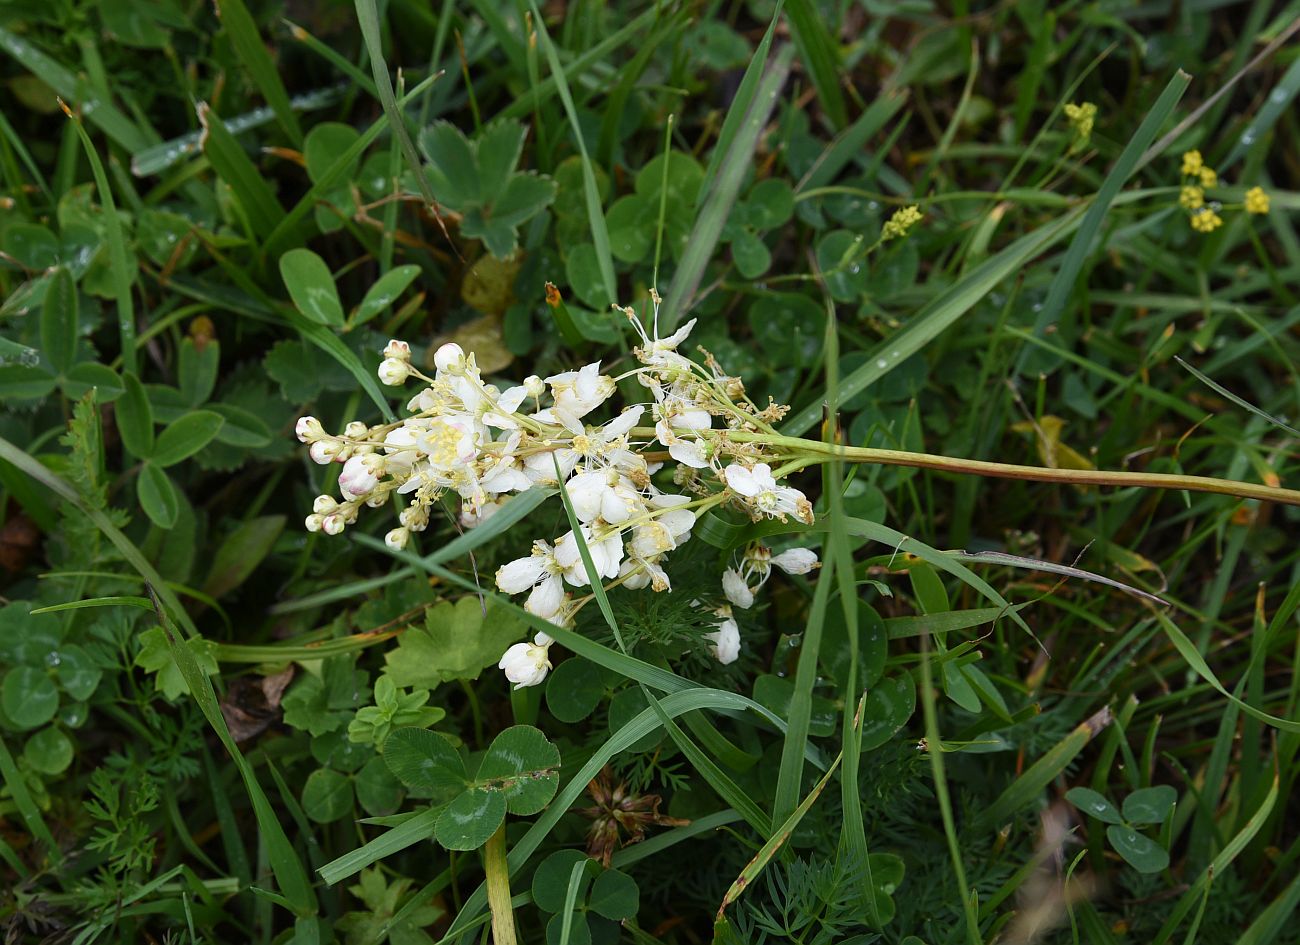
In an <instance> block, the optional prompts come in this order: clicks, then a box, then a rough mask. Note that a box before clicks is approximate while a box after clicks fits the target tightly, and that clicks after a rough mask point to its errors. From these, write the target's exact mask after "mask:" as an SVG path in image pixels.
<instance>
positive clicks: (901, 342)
mask: <svg viewBox="0 0 1300 945" xmlns="http://www.w3.org/2000/svg"><path fill="white" fill-rule="evenodd" d="M1081 217H1082V210H1071V211H1069V212H1068V213H1066V214H1064V215H1063V216H1061V218H1060V219H1058V220H1055V221H1053V222H1052V223H1049V224H1047V225H1045V226H1041V227H1039V228H1038V229H1037V230H1035V231H1034V232H1032V233H1030V234H1028V235H1026V236H1022V237H1021V238H1020V239H1018V240H1016V241H1015V242H1014V243H1012V244H1011V245H1010V246H1008V247H1007V248H1006V249H1004V250H1002V251H1001V252H1000V253H998V254H997V255H996V256H994V257H993V258H992V259H989V260H986V261H985V262H983V263H981V264H980V266H979V267H978V268H976V269H974V270H972V271H971V272H970V273H969V274H968V275H966V276H965V277H964V278H962V279H961V281H959V282H958V283H957V284H955V285H954V286H952V287H951V288H950V289H948V290H947V291H945V292H944V293H942V294H941V295H939V296H938V298H935V299H934V300H933V301H931V302H929V303H928V304H927V305H926V306H925V307H924V308H922V309H921V310H920V311H919V312H917V313H916V314H915V315H913V316H911V317H910V318H909V319H908V322H907V326H906V327H905V328H903V329H902V330H900V331H899V332H897V333H896V334H894V335H892V336H891V337H889V338H887V339H885V341H883V342H882V343H881V344H880V345H878V346H877V347H876V348H875V349H874V350H873V351H871V352H870V354H869V355H868V357H867V359H866V361H865V362H863V364H862V366H861V367H859V368H857V369H856V370H854V371H852V372H851V373H849V374H848V375H846V376H845V377H843V378H841V380H840V383H839V390H838V392H837V393H838V395H839V398H840V400H841V401H843V400H846V399H848V398H849V397H852V396H853V395H854V394H857V393H859V392H860V391H863V390H866V389H867V388H868V387H870V386H871V385H872V384H874V383H876V381H878V380H880V379H881V378H882V377H884V376H885V375H886V374H888V373H889V372H890V371H892V370H893V369H894V368H896V367H897V366H898V365H899V364H901V363H902V362H903V361H905V360H906V359H907V358H909V357H911V356H912V355H914V354H916V352H918V351H920V350H921V349H922V348H924V347H925V346H926V345H928V344H929V343H930V342H931V341H933V340H934V339H935V338H937V337H938V336H939V334H940V332H942V331H944V330H945V329H947V328H949V327H951V326H952V325H953V324H954V323H955V322H956V321H957V319H959V318H961V316H962V315H965V314H966V313H967V312H968V311H970V310H971V308H973V307H974V305H975V303H977V302H978V301H979V300H980V299H982V298H984V296H986V295H987V294H988V293H989V292H991V291H993V289H994V287H995V286H997V285H998V283H1000V282H1001V281H1002V280H1003V279H1007V278H1009V277H1010V276H1011V275H1013V274H1014V273H1016V272H1018V271H1019V270H1020V269H1022V268H1023V267H1024V266H1025V264H1026V263H1028V262H1029V260H1031V259H1033V258H1034V257H1035V256H1037V255H1039V254H1040V253H1042V252H1043V251H1044V250H1046V249H1047V248H1048V247H1049V246H1051V245H1052V244H1053V243H1055V242H1056V241H1057V240H1059V239H1062V238H1063V237H1064V236H1065V235H1066V234H1068V233H1069V232H1070V231H1071V230H1072V229H1073V228H1074V227H1075V226H1077V225H1078V223H1079V220H1080V218H1081ZM821 410H822V407H821V403H820V401H817V402H814V403H811V404H809V405H808V406H806V407H804V408H803V409H802V410H799V411H798V412H796V413H795V414H793V415H792V416H791V417H790V419H789V420H787V421H786V423H785V425H784V426H783V427H782V428H781V432H782V433H784V434H786V435H788V436H799V435H801V434H803V433H805V432H807V431H808V430H809V429H811V428H812V426H813V424H815V423H816V422H817V421H818V420H819V419H820V418H821Z"/></svg>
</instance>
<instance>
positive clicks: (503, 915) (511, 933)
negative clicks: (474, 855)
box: [483, 821, 517, 945]
mask: <svg viewBox="0 0 1300 945" xmlns="http://www.w3.org/2000/svg"><path fill="white" fill-rule="evenodd" d="M483 869H484V872H485V873H486V874H487V899H488V909H489V910H491V912H492V941H494V942H495V943H496V945H515V943H516V941H517V940H516V938H515V912H514V909H513V908H512V907H511V905H510V867H509V865H508V864H507V863H506V824H505V821H502V822H501V826H500V827H498V828H497V829H496V830H495V831H494V832H493V834H492V836H490V837H488V842H487V843H485V844H484V845H483Z"/></svg>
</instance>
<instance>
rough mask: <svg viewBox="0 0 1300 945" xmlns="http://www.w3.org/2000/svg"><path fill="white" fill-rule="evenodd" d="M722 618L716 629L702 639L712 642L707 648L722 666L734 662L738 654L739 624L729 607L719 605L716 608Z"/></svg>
mask: <svg viewBox="0 0 1300 945" xmlns="http://www.w3.org/2000/svg"><path fill="white" fill-rule="evenodd" d="M717 614H718V616H719V617H722V620H721V621H719V623H718V629H717V630H715V631H714V632H713V633H706V634H705V635H704V639H706V640H709V641H711V642H712V644H713V645H712V646H710V647H709V649H710V650H711V651H712V653H713V656H714V658H715V659H717V661H718V662H719V663H721V664H723V665H724V666H725V665H726V664H728V663H734V662H736V660H737V658H738V657H739V656H740V626H739V625H738V624H737V623H736V620H735V618H734V617H732V616H731V609H730V608H728V607H720V608H719V609H718V610H717Z"/></svg>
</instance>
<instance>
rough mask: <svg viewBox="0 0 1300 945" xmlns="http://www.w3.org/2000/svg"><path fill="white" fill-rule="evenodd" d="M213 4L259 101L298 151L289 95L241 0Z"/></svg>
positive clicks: (299, 144) (298, 139)
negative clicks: (267, 108) (260, 94)
mask: <svg viewBox="0 0 1300 945" xmlns="http://www.w3.org/2000/svg"><path fill="white" fill-rule="evenodd" d="M215 2H216V6H217V15H218V16H219V17H221V25H222V26H224V27H225V28H226V35H227V36H229V37H230V45H231V46H233V47H234V49H235V55H237V56H238V57H239V59H240V61H241V62H242V63H243V64H244V68H245V69H247V70H248V74H249V76H250V77H252V79H253V84H254V85H256V86H257V90H258V91H259V92H261V93H262V98H264V99H266V104H267V105H270V106H271V110H272V111H273V112H275V118H276V121H278V122H279V123H280V127H281V128H283V129H284V133H285V134H286V135H288V136H289V140H290V141H291V142H293V146H294V147H295V148H301V147H302V128H300V127H299V125H298V116H297V115H295V114H294V112H293V106H292V105H291V104H290V103H289V92H288V91H287V90H286V89H285V87H284V82H283V81H281V79H280V73H279V72H278V71H277V70H276V68H275V62H274V61H273V60H272V59H271V54H270V53H269V52H268V51H267V49H266V45H265V44H264V43H263V42H262V37H261V35H260V34H259V33H258V31H257V24H256V23H255V22H253V17H252V14H250V13H249V12H248V7H246V6H245V5H244V0H215Z"/></svg>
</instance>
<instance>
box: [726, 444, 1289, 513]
mask: <svg viewBox="0 0 1300 945" xmlns="http://www.w3.org/2000/svg"><path fill="white" fill-rule="evenodd" d="M727 435H728V436H729V437H730V438H731V439H733V440H736V441H740V442H757V443H769V444H771V445H772V446H780V447H785V448H786V449H787V450H791V451H798V452H800V453H804V454H815V455H816V456H819V457H823V458H822V459H820V460H819V461H820V462H829V461H830V460H831V459H832V458H833V457H835V456H837V455H838V456H839V457H841V458H842V459H845V460H847V461H848V462H851V463H876V464H878V465H882V466H912V467H916V468H918V469H937V470H939V471H941V472H952V473H965V474H968V475H975V476H995V477H997V478H999V479H1028V480H1032V481H1034V482H1063V483H1069V484H1071V485H1088V486H1140V487H1142V488H1145V489H1186V490H1188V491H1190V492H1212V493H1215V494H1216V495H1231V496H1237V497H1238V498H1242V499H1259V500H1260V501H1261V502H1282V503H1284V504H1286V505H1300V491H1297V490H1295V489H1283V488H1280V487H1277V486H1266V485H1262V484H1260V483H1254V482H1237V481H1235V480H1232V479H1214V478H1212V477H1209V476H1181V475H1175V474H1173V473H1139V472H1110V471H1108V470H1103V469H1049V468H1046V467H1042V466H1019V465H1016V464H1013V463H992V462H988V461H986V460H980V459H960V458H955V457H951V456H936V455H935V454H933V453H911V452H908V451H906V450H880V449H870V448H868V447H862V446H835V445H833V444H829V443H822V442H820V441H818V440H805V439H801V438H799V437H793V436H776V437H773V436H767V435H765V434H753V433H745V432H742V431H731V432H729V433H728V434H727Z"/></svg>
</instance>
